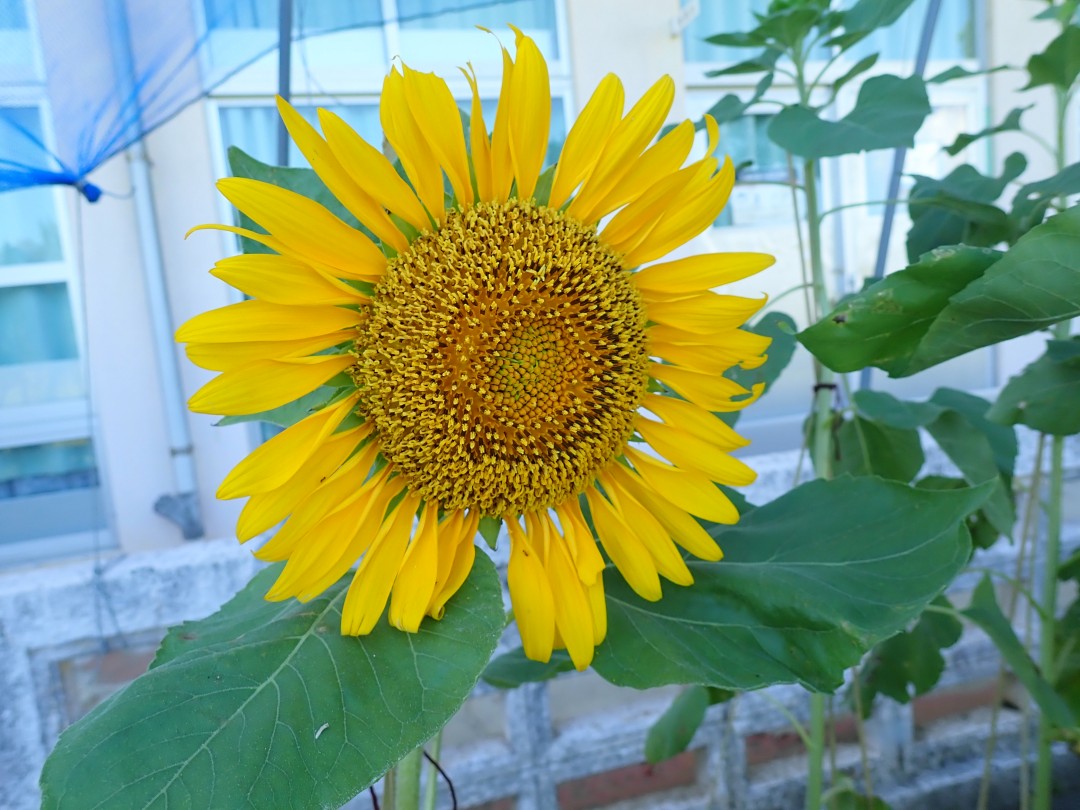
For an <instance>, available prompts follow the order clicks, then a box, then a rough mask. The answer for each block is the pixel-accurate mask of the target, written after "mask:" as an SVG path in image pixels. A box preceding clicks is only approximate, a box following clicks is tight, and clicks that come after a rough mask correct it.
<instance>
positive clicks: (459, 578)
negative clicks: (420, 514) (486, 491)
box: [428, 511, 480, 619]
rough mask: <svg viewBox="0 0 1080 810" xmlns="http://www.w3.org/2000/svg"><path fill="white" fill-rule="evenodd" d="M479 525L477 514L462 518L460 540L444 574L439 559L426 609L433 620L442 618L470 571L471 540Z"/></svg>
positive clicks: (472, 556) (478, 515) (474, 553)
mask: <svg viewBox="0 0 1080 810" xmlns="http://www.w3.org/2000/svg"><path fill="white" fill-rule="evenodd" d="M479 523H480V513H479V512H476V511H473V512H471V513H470V514H469V515H467V516H465V517H464V520H463V521H462V526H461V528H460V539H459V540H458V541H457V545H456V547H455V548H454V553H453V557H452V558H451V560H452V561H451V564H450V567H449V569H447V570H446V572H445V573H443V571H442V564H443V560H442V557H440V558H439V568H440V571H439V578H438V581H437V582H436V584H435V595H434V596H433V597H432V600H431V605H430V606H429V607H428V615H429V616H431V617H432V618H433V619H441V618H442V617H443V614H444V613H445V612H446V603H447V602H448V601H449V600H450V598H451V597H452V596H453V595H454V594H455V593H457V592H458V589H459V588H460V587H461V586H462V585H463V584H464V583H465V579H466V577H468V576H469V572H470V571H471V570H472V567H473V561H474V560H475V558H476V546H475V545H474V544H473V539H474V538H475V537H476V529H477V527H478V525H479Z"/></svg>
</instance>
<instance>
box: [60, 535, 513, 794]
mask: <svg viewBox="0 0 1080 810" xmlns="http://www.w3.org/2000/svg"><path fill="white" fill-rule="evenodd" d="M276 573H277V570H276V569H268V570H265V571H263V572H261V573H260V574H258V575H257V576H256V577H255V578H254V579H253V580H252V582H251V583H250V584H249V585H248V586H247V587H246V588H245V589H244V590H243V591H242V592H241V593H240V594H239V595H238V596H237V597H236V598H234V599H233V600H232V601H231V602H229V603H228V604H227V605H226V606H225V607H223V608H222V610H221V611H220V612H219V613H217V614H215V615H214V616H211V617H210V618H209V619H206V620H204V621H199V622H188V623H186V624H184V625H182V626H181V627H179V628H177V629H174V630H173V631H171V632H170V634H169V636H168V637H167V638H166V640H165V642H164V644H163V647H162V652H161V653H160V654H159V655H158V658H157V660H156V661H155V662H154V667H153V668H152V669H151V670H150V671H149V672H147V673H146V674H145V675H143V676H142V677H140V678H138V679H136V680H135V681H134V682H133V683H132V684H130V685H129V686H128V687H127V688H125V689H124V690H123V691H121V692H119V693H118V694H117V695H115V696H114V697H113V698H111V699H110V700H108V701H106V702H105V703H102V704H101V705H100V706H99V707H98V708H97V709H95V710H94V711H93V712H91V713H90V714H88V715H87V716H86V717H85V718H83V719H82V720H80V721H79V722H77V723H75V724H74V725H73V726H71V727H70V728H69V729H68V730H67V731H65V732H64V733H63V734H62V735H61V737H60V741H59V742H58V743H57V745H56V749H55V750H54V751H53V753H52V755H51V756H50V757H49V759H48V761H47V762H46V764H45V768H44V770H43V772H42V777H41V786H42V791H43V807H46V808H64V807H72V808H83V807H150V806H163V807H164V806H172V805H174V804H175V805H177V806H183V807H242V806H253V807H290V808H305V807H311V808H325V807H338V806H340V805H342V804H344V803H345V802H346V801H348V800H349V799H350V798H352V797H353V796H355V795H356V794H357V793H359V792H360V791H361V790H363V789H364V788H365V787H367V786H368V785H370V784H371V783H372V782H374V781H375V780H376V779H378V778H379V776H381V775H382V774H383V773H384V772H385V771H386V770H387V769H388V768H389V767H390V766H391V765H393V764H394V763H395V762H397V761H398V760H399V759H400V758H401V757H402V756H404V755H405V754H406V753H408V752H409V751H411V750H413V749H414V748H415V747H416V746H418V745H420V744H421V743H423V742H424V741H425V740H427V739H428V738H429V737H430V736H431V735H432V734H434V733H435V732H436V731H437V730H438V729H439V728H441V727H442V726H443V725H444V724H445V723H446V721H447V720H449V719H450V718H451V717H452V716H453V715H454V713H455V712H456V711H457V710H458V708H460V706H461V704H462V703H463V702H464V700H465V698H466V697H467V696H468V694H469V692H470V691H471V690H472V687H473V685H474V684H475V683H476V681H477V678H478V677H479V675H480V672H481V670H482V669H483V667H484V665H485V664H486V663H487V660H488V658H489V657H490V655H491V652H492V651H493V650H494V648H495V644H496V642H497V641H498V638H499V635H500V633H501V631H502V628H503V609H502V599H501V596H500V590H499V581H498V577H497V576H496V574H495V568H494V566H493V565H492V564H491V562H490V560H488V558H487V557H486V556H484V555H477V560H476V564H475V565H474V567H473V571H472V573H471V574H470V575H469V578H468V580H467V581H466V583H465V584H464V585H463V586H462V588H461V590H460V591H459V592H458V594H457V595H456V596H455V597H454V598H453V599H452V600H451V601H450V602H449V604H448V605H447V608H446V615H445V617H444V618H443V620H442V621H440V622H435V621H431V620H425V622H424V624H423V625H422V626H421V628H420V632H419V633H416V634H414V635H409V634H406V633H402V632H399V631H397V630H394V629H392V628H391V627H390V626H389V625H388V624H387V622H386V619H385V617H384V618H383V619H382V620H381V621H380V623H379V625H378V626H377V627H376V628H375V630H374V632H372V633H371V635H369V636H366V637H364V638H351V637H343V636H341V634H340V629H339V623H340V616H341V604H342V602H343V600H344V598H345V592H346V587H347V584H348V582H349V581H350V577H348V576H346V577H345V578H344V579H343V580H342V581H341V582H339V583H338V584H337V585H335V586H333V587H332V588H331V589H330V590H328V591H327V592H326V593H324V594H323V595H322V596H320V597H318V598H316V599H313V600H311V601H310V602H308V603H306V604H301V603H300V602H296V601H293V600H290V601H288V602H283V603H269V602H265V601H264V600H263V599H262V594H264V593H265V592H266V590H267V588H268V587H269V585H270V583H271V582H272V581H273V578H274V576H275V574H276Z"/></svg>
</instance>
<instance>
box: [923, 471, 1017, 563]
mask: <svg viewBox="0 0 1080 810" xmlns="http://www.w3.org/2000/svg"><path fill="white" fill-rule="evenodd" d="M915 486H917V487H919V488H920V489H964V488H966V487H969V486H971V485H970V484H969V483H968V482H967V481H965V480H964V479H963V478H951V477H949V476H945V475H927V476H925V477H923V478H920V479H919V480H918V481H916V482H915ZM967 528H968V531H969V532H970V533H971V544H972V545H973V546H974V547H975V548H990V547H991V546H992V545H994V543H996V542H997V540H998V538H999V537H1001V533H1000V532H999V531H998V530H997V529H995V528H994V525H993V524H992V523H991V522H990V521H989V520H988V519H987V517H986V512H985V511H984V510H983V509H980V510H979V511H977V512H973V513H971V514H970V515H968V516H967Z"/></svg>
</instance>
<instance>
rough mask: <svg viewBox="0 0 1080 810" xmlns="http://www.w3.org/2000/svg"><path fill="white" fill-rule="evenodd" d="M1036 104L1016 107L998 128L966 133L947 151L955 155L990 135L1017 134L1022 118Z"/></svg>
mask: <svg viewBox="0 0 1080 810" xmlns="http://www.w3.org/2000/svg"><path fill="white" fill-rule="evenodd" d="M1034 106H1035V105H1034V104H1029V105H1028V106H1026V107H1016V108H1015V109H1013V110H1010V111H1009V114H1008V115H1006V116H1005V118H1004V120H1002V122H1001V123H1000V124H998V125H997V126H993V127H987V128H986V129H982V130H979V131H978V132H975V133H964V134H962V135H957V136H956V140H955V141H953V142H952V144H950V145H949V146H946V147H945V151H946V152H948V153H949V154H950V155H955V154H957V153H959V152H960V151H962V150H964V149H967V148H968V147H969V146H971V144H973V143H975V141H978V140H980V139H982V138H986V137H989V136H990V135H997V134H998V133H999V132H1017V131H1019V129H1020V117H1021V116H1022V115H1023V114H1024V113H1025V112H1027V111H1028V110H1030V109H1031V108H1032V107H1034Z"/></svg>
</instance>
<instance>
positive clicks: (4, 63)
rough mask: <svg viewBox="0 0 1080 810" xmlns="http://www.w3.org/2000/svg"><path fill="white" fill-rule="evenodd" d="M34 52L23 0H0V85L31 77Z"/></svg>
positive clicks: (28, 19) (33, 70) (26, 79)
mask: <svg viewBox="0 0 1080 810" xmlns="http://www.w3.org/2000/svg"><path fill="white" fill-rule="evenodd" d="M34 56H35V54H34V38H33V35H32V34H31V31H30V16H29V14H27V9H26V6H25V5H24V0H0V85H3V84H8V83H11V84H15V83H19V82H26V81H31V80H32V79H33V77H34V73H35V72H36V71H35V67H34Z"/></svg>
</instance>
